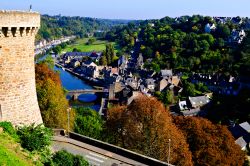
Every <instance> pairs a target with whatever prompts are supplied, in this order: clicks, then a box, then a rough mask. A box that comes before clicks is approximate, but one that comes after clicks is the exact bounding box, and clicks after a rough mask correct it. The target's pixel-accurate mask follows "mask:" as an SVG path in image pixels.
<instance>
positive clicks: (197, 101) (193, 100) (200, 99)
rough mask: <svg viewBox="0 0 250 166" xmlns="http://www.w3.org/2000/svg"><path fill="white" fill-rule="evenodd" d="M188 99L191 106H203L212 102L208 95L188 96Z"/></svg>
mask: <svg viewBox="0 0 250 166" xmlns="http://www.w3.org/2000/svg"><path fill="white" fill-rule="evenodd" d="M188 101H189V104H190V106H191V108H201V107H203V106H205V105H207V104H208V103H210V99H209V98H208V97H207V96H197V97H188Z"/></svg>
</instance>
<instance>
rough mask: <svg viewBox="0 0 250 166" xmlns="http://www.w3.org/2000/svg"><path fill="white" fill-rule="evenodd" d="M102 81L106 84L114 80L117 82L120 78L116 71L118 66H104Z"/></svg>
mask: <svg viewBox="0 0 250 166" xmlns="http://www.w3.org/2000/svg"><path fill="white" fill-rule="evenodd" d="M102 71H103V73H104V81H105V84H106V85H110V84H113V83H114V82H119V81H121V80H122V77H121V76H120V75H119V73H118V68H112V67H111V68H106V67H105V68H104V69H103V70H102Z"/></svg>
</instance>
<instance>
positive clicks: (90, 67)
mask: <svg viewBox="0 0 250 166" xmlns="http://www.w3.org/2000/svg"><path fill="white" fill-rule="evenodd" d="M81 71H82V72H83V74H85V75H87V76H90V77H92V78H98V77H99V75H100V71H99V67H98V66H97V65H96V64H95V63H94V62H92V61H85V62H83V63H82V66H81Z"/></svg>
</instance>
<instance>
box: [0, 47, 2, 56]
mask: <svg viewBox="0 0 250 166" xmlns="http://www.w3.org/2000/svg"><path fill="white" fill-rule="evenodd" d="M1 53H2V46H0V55H1Z"/></svg>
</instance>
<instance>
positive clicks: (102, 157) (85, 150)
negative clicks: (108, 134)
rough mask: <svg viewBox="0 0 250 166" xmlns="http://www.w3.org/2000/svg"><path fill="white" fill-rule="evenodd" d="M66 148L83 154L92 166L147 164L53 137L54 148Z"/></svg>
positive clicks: (139, 165) (141, 165) (77, 142)
mask: <svg viewBox="0 0 250 166" xmlns="http://www.w3.org/2000/svg"><path fill="white" fill-rule="evenodd" d="M62 149H65V150H66V151H68V152H70V153H72V154H78V155H81V156H83V157H84V158H85V159H86V160H87V161H88V162H89V163H90V165H91V166H131V165H136V166H145V164H142V163H139V162H137V161H134V160H131V159H128V158H126V157H123V156H120V155H117V154H115V153H112V152H109V151H106V150H103V149H100V148H97V147H94V146H91V145H89V144H85V143H82V142H79V141H75V140H73V139H69V138H66V137H61V136H54V137H53V144H52V150H53V151H54V152H55V151H59V150H62Z"/></svg>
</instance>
